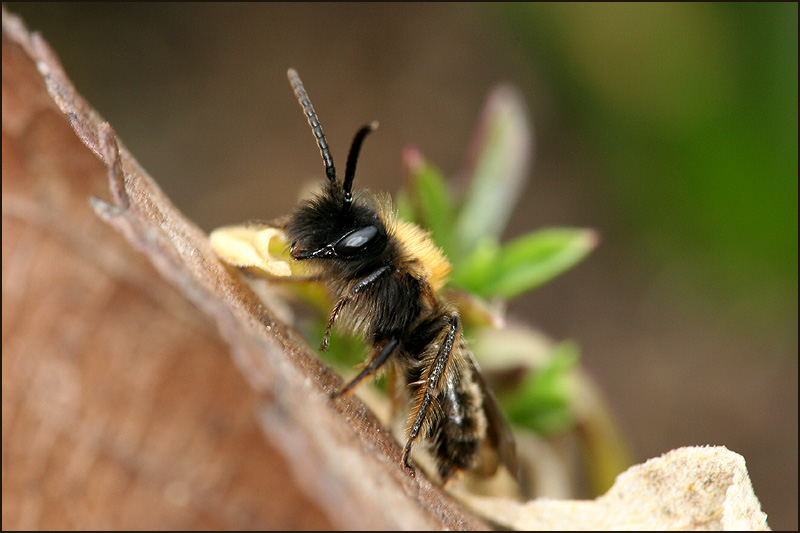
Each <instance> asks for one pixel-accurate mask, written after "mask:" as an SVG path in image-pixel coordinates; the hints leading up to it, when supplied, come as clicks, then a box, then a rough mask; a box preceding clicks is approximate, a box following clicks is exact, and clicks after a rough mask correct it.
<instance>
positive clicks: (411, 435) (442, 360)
mask: <svg viewBox="0 0 800 533" xmlns="http://www.w3.org/2000/svg"><path fill="white" fill-rule="evenodd" d="M445 319H446V320H448V321H449V322H450V326H449V329H448V332H447V335H446V336H445V338H444V342H442V345H441V347H440V348H439V352H438V353H437V354H436V358H435V359H434V360H433V364H432V365H431V370H430V372H429V374H428V378H427V379H426V380H425V385H424V387H425V388H424V392H423V394H422V398H421V399H420V400H418V402H417V405H416V406H415V408H414V411H412V412H416V415H415V417H414V422H413V423H412V424H411V428H410V429H409V431H408V439H407V440H406V446H405V448H404V449H403V465H404V466H405V467H406V468H408V469H410V470H411V471H412V472H413V470H414V469H413V467H412V466H411V465H410V464H409V463H408V458H409V455H411V446H412V445H413V444H414V441H415V440H416V438H417V437H418V436H419V432H420V430H421V429H422V425H423V424H424V423H425V419H426V418H427V416H428V409H429V408H430V406H431V402H432V401H433V396H434V393H435V392H436V391H438V390H439V380H440V379H441V378H442V375H443V374H444V372H445V370H446V369H447V364H448V363H449V362H450V353H451V352H452V351H453V344H454V343H455V339H456V333H458V328H459V325H460V323H459V319H458V315H449V316H446V317H445Z"/></svg>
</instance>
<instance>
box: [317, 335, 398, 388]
mask: <svg viewBox="0 0 800 533" xmlns="http://www.w3.org/2000/svg"><path fill="white" fill-rule="evenodd" d="M399 343H400V341H399V340H398V339H397V338H392V339H389V340H388V341H387V342H386V344H384V345H383V347H381V349H380V350H377V348H376V349H375V350H373V352H372V353H373V356H372V357H371V358H370V360H369V362H368V363H367V366H365V367H364V369H363V370H362V371H361V372H360V373H359V374H358V375H357V376H356V377H354V378H353V379H352V380H350V383H348V384H347V385H345V386H344V387H343V388H342V390H340V391H338V392H336V393H334V394H333V396H331V398H338V397H339V396H343V395H345V394H347V393H349V392H350V391H351V390H353V389H354V388H355V387H356V385H358V384H359V383H360V382H361V381H362V380H363V379H364V378H366V377H368V376H371V375H372V374H374V373H375V372H377V371H378V369H379V368H380V367H382V366H383V365H384V364H385V363H386V361H388V360H389V357H391V355H392V354H393V353H394V351H395V350H396V349H397V345H398V344H399Z"/></svg>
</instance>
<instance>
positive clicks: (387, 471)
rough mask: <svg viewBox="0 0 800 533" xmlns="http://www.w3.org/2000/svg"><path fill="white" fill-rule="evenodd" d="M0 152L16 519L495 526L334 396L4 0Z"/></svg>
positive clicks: (10, 499) (290, 336)
mask: <svg viewBox="0 0 800 533" xmlns="http://www.w3.org/2000/svg"><path fill="white" fill-rule="evenodd" d="M70 126H71V128H70ZM87 147H88V150H87ZM92 152H94V155H92ZM2 157H3V161H2V165H3V178H2V192H3V234H2V237H3V242H2V252H3V369H2V370H3V430H2V453H3V528H4V529H9V528H10V529H19V528H26V529H78V528H81V529H83V528H91V529H121V528H127V529H132V528H136V529H139V528H141V529H156V528H158V529H164V528H167V529H197V528H219V529H242V528H257V529H308V528H326V527H331V524H332V525H333V526H334V527H343V528H364V529H398V528H403V529H408V528H414V529H441V528H451V529H464V528H485V527H486V524H485V523H484V522H482V521H481V520H479V519H477V518H475V517H474V516H473V515H471V514H469V513H467V512H465V511H464V510H463V509H462V507H461V506H460V505H459V504H458V503H456V502H455V501H454V500H453V499H452V498H450V497H449V496H448V495H446V494H445V493H443V492H442V491H441V489H440V488H439V487H437V486H436V485H434V484H432V483H431V482H430V481H429V480H428V479H426V478H425V477H424V476H423V475H422V474H421V473H419V472H418V474H417V476H416V477H412V476H410V475H409V474H408V472H406V471H405V470H403V469H402V468H401V467H400V466H399V463H400V453H401V451H400V448H399V447H398V445H397V444H396V443H395V441H394V440H393V439H392V437H391V436H390V435H389V433H388V432H387V431H386V430H384V429H383V428H382V427H381V426H380V424H379V423H378V422H377V420H376V419H375V417H374V416H373V415H372V414H371V413H370V412H369V411H367V410H366V408H365V407H364V406H363V404H361V402H360V401H358V399H356V398H346V399H339V400H337V401H331V400H330V399H329V394H330V392H331V391H333V390H335V389H336V388H338V387H339V386H340V385H341V380H340V379H339V377H338V376H337V375H336V374H335V373H334V372H333V371H331V370H330V369H329V368H328V367H327V366H326V365H325V364H324V363H323V362H322V361H321V360H320V359H319V358H318V357H317V355H316V354H315V353H314V352H313V351H312V350H310V349H309V348H308V347H307V345H306V344H305V342H304V341H303V340H302V339H301V338H300V336H299V335H298V334H297V333H296V332H295V331H293V330H292V329H291V328H289V327H287V326H286V325H284V324H282V323H280V322H279V321H277V320H276V319H275V317H274V316H273V315H272V313H271V312H270V310H269V307H268V305H265V304H264V303H262V302H260V301H259V300H258V299H257V298H256V297H255V296H254V294H253V293H252V292H251V291H250V289H249V288H248V287H247V286H246V285H245V284H243V283H242V281H241V279H240V278H239V275H238V273H237V272H236V271H234V270H231V269H229V268H227V267H225V266H224V265H222V264H221V263H220V262H219V260H218V259H217V258H216V256H215V255H214V253H213V252H212V250H211V248H210V246H209V244H208V241H207V238H206V235H205V234H204V233H203V232H202V231H201V230H199V229H198V228H197V227H196V226H195V225H194V224H193V223H192V222H191V221H189V220H186V219H185V218H184V217H183V216H182V215H181V213H180V212H179V211H178V210H177V209H176V208H175V207H174V206H173V205H172V203H171V202H170V201H169V199H168V198H166V197H165V196H164V194H163V193H162V192H161V190H160V189H159V188H158V186H157V185H156V183H155V181H154V180H153V179H152V178H151V177H150V176H149V175H147V173H146V172H145V171H144V170H143V169H142V168H141V167H140V166H139V165H138V163H137V162H136V160H135V159H134V158H133V157H132V156H131V154H130V153H128V152H127V150H125V148H124V146H122V144H121V143H120V142H119V141H118V140H117V139H116V136H115V135H114V132H113V130H112V129H111V127H110V126H109V125H108V124H107V123H105V122H104V121H103V120H102V118H101V117H100V116H99V115H98V114H97V113H96V112H95V111H94V110H93V109H92V108H91V107H90V106H89V105H88V104H87V103H86V102H85V101H84V100H83V98H81V97H80V95H78V94H77V93H76V91H75V89H74V87H73V86H72V84H71V83H70V81H69V80H68V78H67V77H66V75H65V73H64V72H63V70H62V69H61V66H60V64H59V62H58V60H57V58H56V57H55V55H54V53H53V52H52V51H51V50H50V48H49V47H48V46H47V44H46V43H45V42H44V40H43V39H42V38H41V37H40V36H38V35H37V34H35V33H34V34H29V33H28V31H27V29H26V28H25V27H24V26H23V25H22V23H21V21H20V20H19V19H18V18H16V17H14V16H13V15H9V14H8V13H7V12H6V11H5V9H3V154H2ZM109 189H110V192H109ZM159 274H160V275H159ZM192 304H193V305H192ZM198 309H199V310H201V311H202V313H200V312H198ZM215 325H216V327H215ZM226 353H230V354H231V355H232V356H233V357H232V359H231V358H228V357H224V356H223V355H224V354H226ZM232 363H235V364H232ZM264 437H267V438H268V441H267V440H266V439H264ZM273 446H274V447H275V448H277V449H279V450H280V451H281V452H283V453H282V455H278V454H275V453H273V448H272V447H273ZM298 486H299V487H301V488H302V490H303V492H305V495H304V494H303V492H301V490H299V489H298ZM327 519H329V520H330V521H331V522H328V521H327Z"/></svg>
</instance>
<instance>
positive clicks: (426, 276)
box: [240, 69, 516, 483]
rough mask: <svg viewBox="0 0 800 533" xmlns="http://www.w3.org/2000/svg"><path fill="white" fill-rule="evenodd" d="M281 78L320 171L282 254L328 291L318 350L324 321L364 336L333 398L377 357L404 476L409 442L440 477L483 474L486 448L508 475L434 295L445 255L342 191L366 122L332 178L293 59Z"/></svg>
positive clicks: (508, 446)
mask: <svg viewBox="0 0 800 533" xmlns="http://www.w3.org/2000/svg"><path fill="white" fill-rule="evenodd" d="M288 77H289V82H290V84H291V86H292V89H293V90H294V93H295V96H296V97H297V100H298V102H299V103H300V106H301V107H302V109H303V112H304V114H305V115H306V118H307V119H308V123H309V125H310V126H311V130H312V132H313V134H314V137H315V139H316V142H317V145H318V147H319V150H320V153H321V155H322V160H323V163H324V165H325V175H326V177H327V180H326V181H325V183H324V184H323V186H322V189H321V191H319V192H318V193H317V194H316V195H315V196H313V197H311V198H310V199H308V200H306V201H303V202H301V203H300V204H299V205H298V206H297V207H296V209H295V210H294V212H293V213H292V214H291V215H289V217H288V218H286V219H284V220H283V222H282V223H280V224H279V225H278V228H279V229H281V230H283V231H284V233H285V236H286V241H287V242H288V243H290V248H289V255H290V256H291V257H292V259H294V260H295V261H302V262H304V263H305V264H306V266H307V267H308V271H309V272H310V273H311V276H310V278H312V279H315V280H319V281H321V282H322V283H323V284H324V285H325V286H326V287H327V289H328V290H329V292H330V294H331V295H332V298H333V299H334V300H335V304H334V305H333V309H332V310H331V312H330V316H329V318H328V322H327V327H326V330H325V333H324V336H323V339H322V349H323V350H325V349H327V347H328V342H329V336H330V333H331V329H332V327H333V326H334V324H337V326H339V327H343V328H344V329H346V330H349V331H351V332H354V333H360V334H361V335H363V337H364V339H365V340H366V342H367V343H368V344H369V345H370V346H371V350H370V353H369V355H368V358H367V360H366V361H365V364H364V366H363V369H362V370H361V371H360V373H359V374H358V375H356V376H355V377H354V378H353V379H352V380H351V381H350V382H348V383H347V384H346V385H345V386H344V387H343V388H342V389H341V390H339V391H338V392H336V393H334V394H333V398H336V397H339V396H342V395H345V394H348V393H350V392H351V391H353V389H354V388H355V387H356V386H357V385H358V384H359V383H361V382H362V381H363V380H365V379H367V378H369V377H371V376H374V375H375V374H376V373H377V372H378V371H379V370H382V369H383V368H384V366H385V365H387V363H389V366H390V367H391V368H392V369H393V375H392V378H391V380H390V389H391V394H392V396H393V398H394V400H395V403H396V404H398V405H403V406H407V410H408V413H409V414H408V418H407V421H406V434H405V445H404V447H403V454H402V464H403V465H404V466H405V467H406V468H408V469H409V470H410V472H411V473H412V474H413V472H414V468H413V467H412V466H411V464H410V462H409V460H410V455H411V451H412V448H413V447H414V445H415V444H417V443H418V442H419V443H421V444H422V446H423V447H424V448H425V449H426V450H427V452H428V453H429V455H430V456H431V457H432V458H433V462H434V464H435V467H436V471H437V473H438V475H439V477H440V478H441V480H442V482H443V483H444V482H446V481H447V480H448V479H450V478H451V477H452V476H453V475H454V474H455V473H457V472H460V471H470V470H481V471H483V472H485V473H491V472H493V471H494V470H495V469H496V467H497V463H498V461H497V459H498V458H499V459H500V460H501V461H502V462H504V463H505V464H506V465H507V467H508V468H509V470H510V471H511V472H512V474H514V473H515V470H516V460H515V453H514V442H513V439H512V437H511V434H510V432H509V430H508V427H507V426H506V424H505V422H504V421H503V417H502V415H501V413H500V410H499V408H498V406H497V404H496V402H495V399H494V396H493V395H492V392H491V391H490V390H489V388H488V387H487V385H486V383H485V381H484V378H483V376H482V375H481V373H480V369H479V367H478V364H477V362H476V361H475V358H474V356H473V354H472V352H470V350H469V347H468V346H467V343H466V341H465V339H464V334H463V329H462V324H461V319H460V317H459V313H458V310H457V309H456V307H455V306H454V305H453V304H452V303H450V302H448V301H447V300H446V299H444V298H443V297H442V296H441V295H440V290H441V289H442V288H443V287H444V285H445V282H446V278H447V275H448V274H449V272H450V264H449V262H448V261H447V258H446V257H445V256H444V254H443V252H442V251H441V250H440V249H439V248H438V247H437V246H436V245H435V244H434V242H433V241H432V239H431V238H430V236H429V234H428V233H427V232H425V231H424V230H422V229H421V228H420V227H418V226H417V225H415V224H412V223H409V222H405V221H402V220H400V219H398V218H397V217H396V215H395V214H394V210H393V208H392V203H391V199H390V198H389V197H388V195H368V194H364V193H363V192H358V193H354V192H353V190H352V189H353V179H354V176H355V171H356V162H357V160H358V155H359V152H360V150H361V145H362V143H363V141H364V139H365V137H366V136H367V135H368V134H369V133H371V132H372V131H374V130H375V128H376V127H377V123H376V122H373V123H370V124H367V125H365V126H363V127H361V128H360V129H359V130H358V132H357V133H356V135H355V137H354V139H353V142H352V145H351V147H350V152H349V154H348V157H347V166H346V169H345V175H344V179H343V180H339V179H338V178H337V175H336V170H335V167H334V163H333V158H332V156H331V153H330V149H329V147H328V144H327V142H326V140H325V135H324V133H323V131H322V126H321V125H320V123H319V119H318V118H317V114H316V112H315V111H314V108H313V107H312V105H311V101H310V100H309V97H308V94H307V93H306V90H305V88H304V87H303V83H302V82H301V81H300V78H299V76H298V75H297V72H296V71H295V70H294V69H289V71H288ZM240 266H241V265H240ZM491 452H494V453H491ZM479 466H480V469H479V468H478V467H479Z"/></svg>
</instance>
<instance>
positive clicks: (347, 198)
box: [343, 121, 378, 205]
mask: <svg viewBox="0 0 800 533" xmlns="http://www.w3.org/2000/svg"><path fill="white" fill-rule="evenodd" d="M377 127H378V122H377V121H373V122H370V123H369V124H367V125H365V126H361V129H359V130H358V131H357V132H356V136H355V137H354V138H353V144H351V145H350V153H349V154H347V168H346V170H345V173H344V185H343V188H344V202H345V204H348V205H349V204H350V202H352V201H353V195H352V194H351V193H350V190H351V189H352V188H353V178H355V176H356V162H357V161H358V153H359V152H360V151H361V144H362V143H363V142H364V137H366V136H367V134H368V133H370V132H372V131H374V130H375V129H377Z"/></svg>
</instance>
